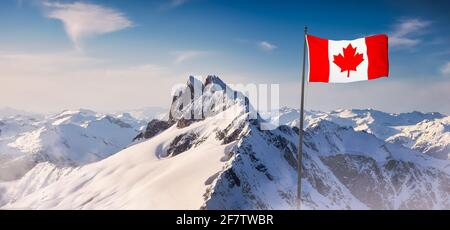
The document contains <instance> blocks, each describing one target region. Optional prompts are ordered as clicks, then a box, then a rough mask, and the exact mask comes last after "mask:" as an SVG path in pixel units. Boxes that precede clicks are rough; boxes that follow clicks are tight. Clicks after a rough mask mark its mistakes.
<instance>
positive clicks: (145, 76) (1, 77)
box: [0, 50, 179, 112]
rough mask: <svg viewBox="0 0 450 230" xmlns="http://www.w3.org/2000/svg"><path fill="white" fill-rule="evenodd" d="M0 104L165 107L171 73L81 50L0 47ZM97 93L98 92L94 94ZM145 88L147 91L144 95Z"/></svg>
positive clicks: (41, 107)
mask: <svg viewBox="0 0 450 230" xmlns="http://www.w3.org/2000/svg"><path fill="white" fill-rule="evenodd" d="M0 70H1V71H0V72H1V74H0V82H1V85H2V90H1V93H0V95H1V97H0V107H4V106H9V107H16V108H23V109H25V110H28V111H38V112H48V111H57V110H63V109H71V108H92V109H95V110H116V109H126V108H140V107H144V106H148V105H158V106H167V105H170V99H171V96H170V89H171V87H172V86H173V85H174V84H175V83H178V82H177V79H179V78H176V77H173V76H178V75H177V73H176V72H174V71H173V70H172V69H169V68H166V67H165V66H160V65H158V64H154V63H135V64H117V63H116V61H115V60H108V59H98V58H91V57H87V56H85V54H84V53H82V52H76V51H73V50H72V51H64V52H58V53H17V52H16V53H13V52H2V51H1V50H0ZM99 92H101V93H99ZM149 92H151V93H149Z"/></svg>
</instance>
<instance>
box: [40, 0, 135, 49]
mask: <svg viewBox="0 0 450 230" xmlns="http://www.w3.org/2000/svg"><path fill="white" fill-rule="evenodd" d="M42 4H43V6H44V8H45V9H46V10H47V11H48V12H47V14H46V16H47V17H48V18H53V19H58V20H61V21H62V22H63V23H64V29H65V31H66V33H67V35H68V36H69V38H70V39H71V40H72V42H73V43H74V45H75V47H76V48H77V49H80V48H81V44H82V42H83V40H85V39H87V38H90V37H94V36H99V35H102V34H106V33H112V32H116V31H119V30H123V29H125V28H128V27H131V26H133V23H132V22H131V20H129V19H128V18H127V17H126V16H125V15H124V14H123V13H122V12H120V11H117V10H115V9H111V8H108V7H105V6H101V5H96V4H91V3H84V2H74V3H60V2H51V1H43V3H42Z"/></svg>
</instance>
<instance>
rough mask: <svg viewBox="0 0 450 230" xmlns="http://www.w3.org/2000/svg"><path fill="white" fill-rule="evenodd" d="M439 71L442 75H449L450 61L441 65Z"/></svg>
mask: <svg viewBox="0 0 450 230" xmlns="http://www.w3.org/2000/svg"><path fill="white" fill-rule="evenodd" d="M441 73H442V74H443V75H444V76H450V61H448V62H447V63H445V65H444V66H442V68H441Z"/></svg>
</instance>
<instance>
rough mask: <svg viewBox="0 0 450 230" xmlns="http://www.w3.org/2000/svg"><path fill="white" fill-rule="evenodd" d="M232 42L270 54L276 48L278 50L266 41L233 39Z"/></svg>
mask: <svg viewBox="0 0 450 230" xmlns="http://www.w3.org/2000/svg"><path fill="white" fill-rule="evenodd" d="M234 41H235V42H238V43H242V44H247V45H250V46H253V47H256V48H257V49H259V50H262V51H266V52H270V51H273V50H275V49H276V48H278V47H277V46H276V45H274V44H273V43H270V42H268V41H255V40H249V39H245V38H236V39H234Z"/></svg>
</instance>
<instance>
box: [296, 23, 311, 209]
mask: <svg viewBox="0 0 450 230" xmlns="http://www.w3.org/2000/svg"><path fill="white" fill-rule="evenodd" d="M307 34H308V27H307V26H305V36H304V38H303V39H304V41H303V70H302V96H301V99H300V127H299V143H298V155H297V210H300V209H301V195H302V155H303V120H304V117H303V116H304V112H303V107H304V104H305V65H306V64H305V63H306V35H307Z"/></svg>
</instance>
